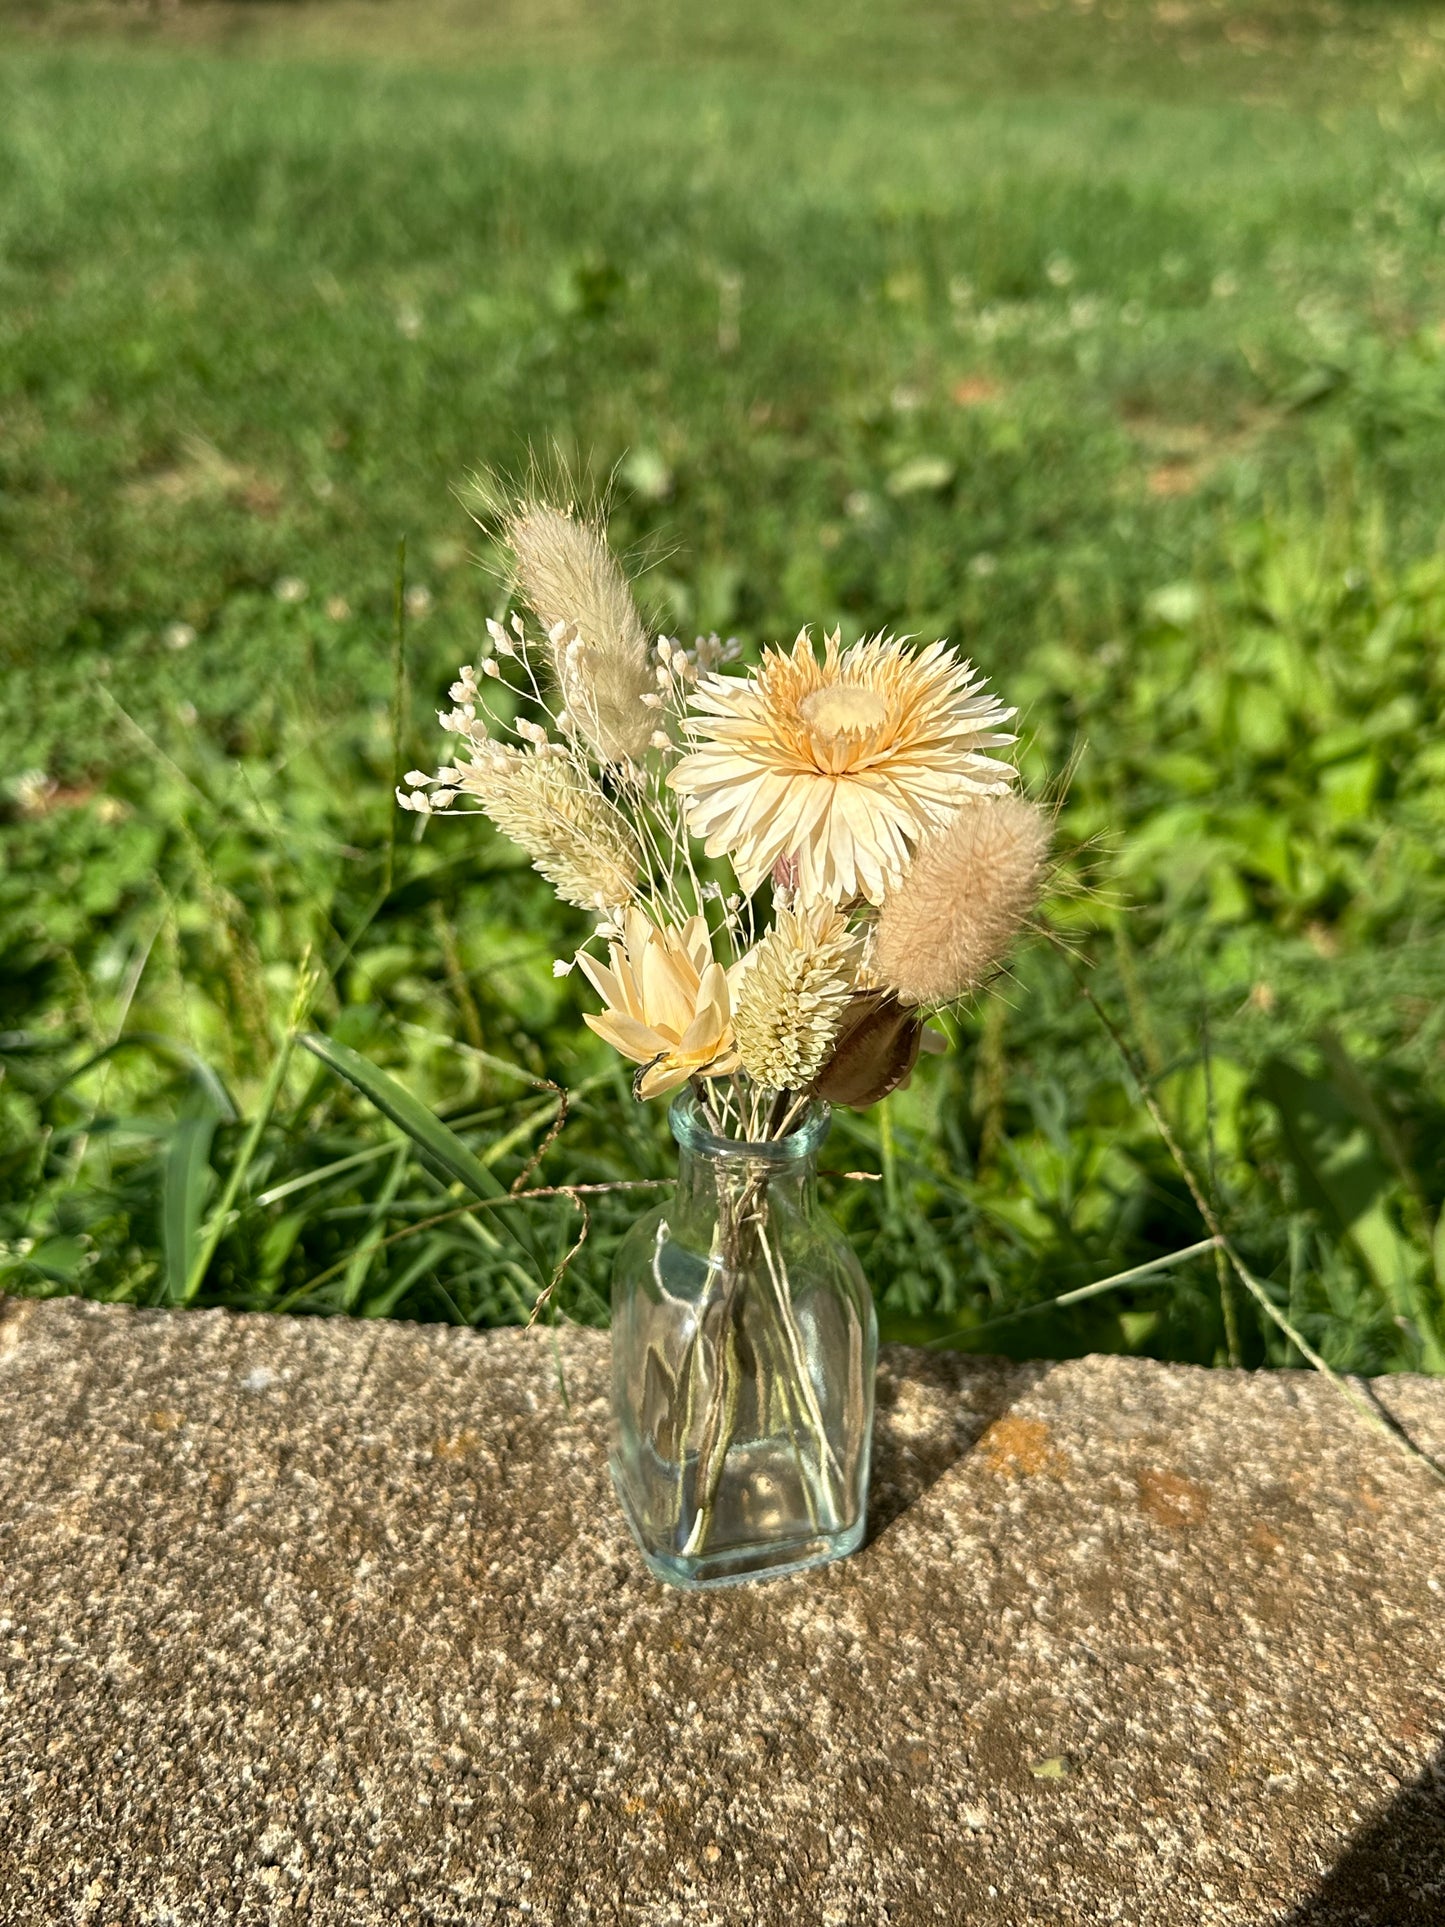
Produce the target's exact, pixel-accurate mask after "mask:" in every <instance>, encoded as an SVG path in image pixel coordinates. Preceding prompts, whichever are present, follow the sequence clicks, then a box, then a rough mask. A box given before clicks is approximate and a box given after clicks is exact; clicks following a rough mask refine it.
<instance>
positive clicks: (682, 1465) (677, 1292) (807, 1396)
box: [612, 1091, 878, 1587]
mask: <svg viewBox="0 0 1445 1927" xmlns="http://www.w3.org/2000/svg"><path fill="white" fill-rule="evenodd" d="M671 1123H672V1133H673V1136H674V1137H675V1138H676V1139H677V1143H678V1147H679V1159H678V1175H677V1189H676V1192H675V1193H674V1195H673V1197H672V1199H671V1201H670V1202H669V1203H667V1204H664V1205H662V1206H661V1207H659V1208H658V1209H657V1210H655V1211H651V1212H649V1213H648V1215H647V1216H646V1217H645V1218H642V1219H640V1220H639V1222H638V1223H637V1224H635V1225H634V1226H633V1227H632V1230H631V1231H630V1232H629V1233H628V1235H627V1237H626V1238H625V1239H624V1240H623V1243H622V1245H621V1247H620V1248H619V1250H618V1253H617V1259H616V1263H615V1265H614V1268H613V1278H612V1476H613V1481H614V1483H615V1485H616V1487H617V1494H618V1497H619V1499H620V1500H621V1502H622V1509H623V1511H624V1513H625V1514H626V1516H627V1522H628V1524H629V1525H630V1526H631V1528H632V1532H633V1536H634V1537H635V1538H636V1540H637V1543H638V1545H639V1546H640V1547H641V1549H642V1555H643V1557H644V1559H645V1560H646V1561H647V1564H648V1566H649V1567H650V1569H651V1570H652V1571H653V1572H654V1573H655V1574H656V1575H657V1577H658V1578H659V1579H663V1580H666V1581H667V1582H668V1583H669V1584H671V1585H674V1586H685V1587H700V1586H725V1585H735V1584H738V1583H740V1582H742V1581H744V1580H750V1579H761V1578H768V1577H773V1576H776V1575H778V1574H781V1573H785V1572H798V1571H801V1570H802V1569H803V1568H804V1567H805V1566H816V1565H821V1564H823V1563H824V1561H826V1560H829V1559H839V1558H842V1557H843V1556H844V1555H845V1554H847V1553H850V1552H852V1551H854V1550H855V1549H856V1548H857V1547H858V1545H859V1544H860V1543H861V1542H862V1538H863V1532H864V1527H865V1523H866V1511H867V1501H868V1461H869V1450H870V1447H871V1443H872V1435H873V1379H874V1368H875V1364H876V1359H877V1350H878V1326H877V1320H876V1318H875V1315H874V1311H873V1298H872V1294H871V1293H870V1291H869V1289H868V1285H867V1281H866V1280H865V1279H864V1277H863V1273H862V1270H861V1269H860V1267H859V1264H858V1260H857V1259H856V1258H855V1257H854V1255H853V1250H852V1247H851V1246H850V1245H849V1243H848V1241H847V1239H846V1238H845V1237H844V1236H843V1234H842V1232H841V1231H840V1230H839V1229H838V1227H837V1226H836V1225H835V1224H834V1223H833V1221H832V1220H831V1219H830V1218H829V1217H828V1216H827V1214H826V1213H825V1212H824V1211H823V1210H822V1209H821V1208H820V1206H819V1204H818V1195H817V1193H818V1183H817V1179H818V1170H817V1159H818V1149H819V1146H820V1145H821V1144H822V1142H823V1139H824V1137H825V1136H826V1135H827V1131H828V1109H827V1107H826V1105H818V1106H815V1107H814V1108H813V1109H812V1110H811V1111H810V1112H809V1113H808V1114H807V1115H806V1116H805V1117H804V1118H803V1119H802V1121H801V1122H800V1123H799V1124H798V1126H797V1128H796V1129H795V1130H793V1131H791V1132H790V1133H789V1134H788V1135H787V1136H786V1137H783V1138H779V1139H777V1140H776V1141H774V1142H769V1143H740V1142H735V1141H734V1140H732V1139H729V1138H723V1137H717V1136H715V1135H713V1134H712V1132H711V1131H710V1130H709V1129H708V1127H707V1124H706V1121H705V1119H704V1117H703V1115H702V1112H701V1110H700V1108H699V1106H698V1103H697V1100H696V1098H695V1097H694V1096H693V1094H692V1092H691V1091H684V1092H683V1093H682V1094H681V1095H680V1096H679V1097H678V1098H677V1099H676V1100H675V1102H674V1103H673V1106H672V1112H671Z"/></svg>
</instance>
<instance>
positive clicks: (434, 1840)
mask: <svg viewBox="0 0 1445 1927" xmlns="http://www.w3.org/2000/svg"><path fill="white" fill-rule="evenodd" d="M605 1362H606V1350H605V1340H602V1339H599V1338H597V1337H594V1336H592V1335H589V1334H585V1333H563V1334H561V1335H560V1336H559V1337H558V1338H557V1339H555V1340H554V1338H553V1337H552V1335H551V1334H550V1333H544V1332H535V1333H531V1334H525V1333H520V1332H505V1333H497V1334H492V1335H486V1336H478V1335H473V1334H469V1333H459V1332H455V1331H450V1330H443V1329H440V1328H417V1327H411V1326H398V1325H387V1324H352V1323H345V1322H342V1321H339V1320H335V1321H320V1320H315V1321H301V1320H287V1319H268V1318H237V1317H232V1316H229V1315H227V1314H224V1313H219V1312H207V1313H137V1312H131V1311H124V1310H117V1309H107V1308H102V1307H98V1306H94V1305H85V1304H81V1303H76V1302H58V1303H51V1304H45V1305H22V1304H17V1303H14V1302H11V1303H9V1304H8V1305H5V1304H0V1921H3V1923H5V1927H12V1924H13V1927H54V1924H56V1923H69V1922H75V1923H80V1924H88V1927H132V1924H133V1923H135V1924H137V1927H138V1924H139V1923H155V1924H156V1927H192V1924H193V1923H196V1924H199V1923H219V1922H233V1921H234V1922H258V1923H259V1922H284V1921H298V1922H299V1921H302V1920H304V1921H306V1922H308V1923H312V1927H373V1924H375V1927H380V1923H387V1927H394V1924H397V1923H418V1924H420V1923H426V1927H452V1924H453V1923H455V1927H462V1923H465V1924H466V1927H479V1924H480V1923H490V1922H508V1923H511V1922H519V1921H529V1922H533V1923H543V1924H544V1927H552V1924H554V1923H555V1927H582V1924H583V1923H586V1927H605V1924H608V1923H628V1927H632V1924H634V1923H635V1924H636V1927H665V1924H666V1923H674V1922H675V1923H679V1924H680V1927H681V1924H682V1923H686V1924H687V1927H713V1924H714V1923H733V1922H738V1923H749V1924H751V1923H760V1924H761V1927H768V1923H773V1922H778V1923H793V1922H797V1923H804V1922H806V1923H809V1924H810V1927H814V1924H828V1927H834V1924H836V1927H855V1923H856V1927H872V1924H873V1923H876V1922H897V1923H914V1922H918V1923H923V1922H929V1923H932V1922H944V1923H950V1924H951V1923H961V1922H968V1923H970V1924H973V1923H1000V1924H1001V1927H1014V1924H1015V1923H1017V1927H1045V1924H1047V1927H1051V1924H1052V1923H1059V1924H1060V1927H1063V1924H1064V1923H1069V1924H1070V1927H1072V1924H1073V1923H1080V1922H1090V1923H1092V1922H1125V1923H1138V1924H1139V1927H1146V1924H1147V1927H1155V1924H1157V1927H1173V1924H1174V1923H1178V1927H1201V1924H1204V1927H1213V1924H1214V1923H1230V1927H1244V1924H1245V1923H1247V1924H1248V1927H1267V1924H1268V1927H1273V1924H1275V1923H1278V1924H1279V1927H1284V1924H1285V1923H1289V1927H1345V1923H1370V1924H1372V1927H1387V1924H1388V1927H1414V1924H1415V1923H1420V1924H1421V1927H1424V1923H1432V1924H1433V1927H1439V1923H1442V1922H1445V1796H1442V1792H1441V1791H1440V1789H1439V1788H1438V1787H1437V1782H1436V1779H1435V1777H1434V1769H1433V1765H1432V1762H1434V1760H1435V1759H1436V1758H1437V1756H1438V1754H1439V1748H1440V1744H1441V1738H1442V1735H1445V1675H1442V1664H1441V1658H1442V1652H1445V1592H1442V1586H1445V1548H1442V1533H1441V1527H1442V1522H1445V1498H1442V1492H1441V1488H1439V1487H1437V1486H1435V1485H1433V1484H1432V1482H1431V1481H1430V1479H1429V1478H1428V1477H1427V1476H1426V1475H1425V1473H1424V1472H1422V1471H1421V1470H1420V1469H1419V1468H1416V1467H1413V1466H1411V1465H1410V1464H1408V1463H1406V1462H1405V1461H1403V1460H1402V1459H1400V1458H1399V1457H1397V1456H1396V1455H1395V1454H1393V1453H1392V1452H1391V1451H1390V1449H1389V1448H1388V1447H1387V1446H1386V1445H1385V1444H1384V1443H1383V1442H1382V1441H1380V1440H1379V1439H1378V1438H1376V1437H1375V1436H1374V1435H1372V1434H1371V1433H1370V1432H1368V1431H1367V1430H1365V1429H1364V1428H1362V1427H1361V1425H1360V1424H1359V1422H1358V1420H1357V1419H1356V1418H1355V1417H1354V1416H1353V1415H1352V1414H1351V1413H1350V1412H1349V1411H1348V1410H1347V1409H1346V1408H1345V1407H1344V1406H1343V1405H1342V1404H1341V1402H1340V1401H1339V1399H1338V1396H1337V1395H1336V1394H1335V1393H1334V1392H1333V1391H1332V1390H1331V1388H1330V1387H1329V1386H1328V1385H1326V1384H1324V1383H1323V1382H1321V1381H1319V1380H1317V1379H1314V1378H1312V1377H1307V1376H1304V1375H1299V1374H1277V1375H1270V1376H1263V1375H1261V1376H1257V1377H1245V1376H1239V1375H1233V1374H1224V1373H1206V1372H1200V1371H1193V1370H1187V1369H1179V1368H1172V1367H1164V1366H1159V1365H1154V1364H1149V1363H1144V1362H1139V1361H1126V1360H1121V1359H1113V1358H1094V1359H1086V1360H1083V1361H1080V1362H1076V1363H1071V1364H1062V1365H1011V1364H1007V1363H999V1362H994V1361H987V1360H977V1359H962V1358H952V1357H949V1358H927V1357H924V1356H922V1355H920V1354H917V1353H909V1352H904V1351H895V1352H893V1353H891V1354H890V1355H888V1356H887V1358H886V1362H885V1365H884V1368H883V1371H882V1375H881V1384H880V1393H881V1407H882V1409H881V1414H880V1426H879V1449H878V1461H879V1464H878V1480H877V1488H876V1494H877V1504H876V1508H875V1512H876V1526H875V1533H874V1537H873V1539H872V1541H871V1543H870V1544H869V1545H868V1546H867V1547H866V1548H865V1549H864V1551H863V1552H861V1553H860V1554H859V1555H858V1556H857V1557H856V1558H854V1559H853V1560H851V1561H849V1562H847V1563H846V1564H844V1565H841V1566H837V1567H833V1568H829V1569H827V1570H825V1571H823V1572H821V1573H818V1574H813V1575H804V1576H802V1577H800V1578H797V1579H789V1580H781V1581H777V1582H775V1583H774V1584H772V1585H770V1586H766V1587H758V1588H751V1589H746V1590H740V1591H734V1592H728V1593H719V1594H711V1595H703V1596H698V1595H681V1594H677V1593H672V1592H667V1591H664V1590H662V1589H660V1588H659V1587H658V1586H656V1585H655V1584H653V1583H652V1582H651V1581H650V1580H649V1579H648V1578H647V1577H646V1575H645V1574H644V1572H643V1570H642V1568H641V1566H640V1564H639V1562H638V1560H637V1558H636V1557H635V1556H634V1553H633V1551H632V1548H631V1545H630V1542H629V1541H628V1540H627V1538H626V1536H625V1534H624V1531H623V1529H622V1527H621V1525H620V1524H619V1521H618V1517H617V1514H616V1511H615V1509H614V1505H613V1501H612V1497H611V1493H610V1490H609V1488H608V1484H607V1477H606V1472H605V1466H604V1438H605V1421H606V1407H605V1394H604V1385H605ZM564 1386H565V1395H564V1391H563V1387H564ZM1379 1396H1380V1398H1381V1399H1382V1400H1383V1401H1384V1402H1385V1403H1386V1404H1387V1405H1388V1406H1389V1408H1390V1409H1391V1410H1392V1411H1393V1412H1394V1413H1395V1414H1396V1415H1397V1416H1398V1417H1399V1419H1400V1420H1401V1421H1402V1422H1403V1423H1405V1424H1406V1425H1408V1426H1409V1427H1410V1428H1411V1430H1412V1432H1413V1433H1414V1434H1415V1435H1416V1436H1417V1438H1418V1439H1419V1440H1420V1441H1421V1442H1422V1443H1424V1444H1426V1445H1427V1446H1429V1447H1430V1448H1431V1449H1432V1450H1436V1451H1438V1450H1439V1449H1440V1448H1441V1447H1442V1446H1445V1385H1440V1384H1431V1383H1427V1382H1425V1381H1420V1380H1407V1379H1396V1380H1392V1381H1388V1382H1384V1383H1382V1384H1381V1385H1380V1387H1379Z"/></svg>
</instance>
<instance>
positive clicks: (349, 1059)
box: [301, 1031, 548, 1279]
mask: <svg viewBox="0 0 1445 1927" xmlns="http://www.w3.org/2000/svg"><path fill="white" fill-rule="evenodd" d="M301 1042H302V1043H303V1044H304V1045H305V1046H306V1048H307V1050H309V1051H310V1052H311V1053H312V1054H313V1055H314V1056H316V1057H319V1058H320V1059H321V1061H322V1063H323V1064H326V1065H328V1066H329V1067H330V1068H331V1069H332V1070H334V1071H336V1072H338V1073H339V1075H340V1076H342V1077H344V1078H346V1079H347V1081H348V1082H349V1083H351V1084H354V1085H355V1086H356V1088H357V1090H359V1091H360V1092H361V1094H362V1096H363V1097H365V1098H367V1099H368V1100H369V1101H370V1102H371V1103H372V1104H374V1105H375V1106H376V1108H377V1110H379V1111H380V1112H381V1114H382V1116H383V1117H389V1118H390V1119H391V1121H392V1123H393V1124H395V1125H396V1126H398V1128H399V1129H401V1130H403V1131H405V1132H406V1134H407V1136H408V1137H409V1138H410V1139H411V1141H412V1143H413V1144H415V1145H416V1147H417V1149H418V1150H420V1151H422V1152H423V1153H425V1155H426V1156H427V1157H428V1158H430V1159H431V1161H432V1163H433V1164H436V1165H439V1166H440V1167H441V1169H442V1170H443V1171H444V1172H445V1173H446V1175H447V1176H448V1177H449V1178H451V1179H452V1180H453V1181H454V1182H455V1183H457V1184H461V1185H464V1186H465V1187H466V1189H467V1190H468V1191H470V1192H471V1193H472V1195H473V1196H474V1197H478V1198H503V1197H505V1196H506V1195H507V1193H506V1187H505V1186H504V1185H503V1184H502V1183H501V1181H500V1180H499V1179H498V1178H496V1177H494V1176H493V1174H492V1173H491V1172H490V1171H489V1170H488V1169H487V1167H486V1165H484V1164H483V1163H482V1161H481V1160H480V1158H478V1157H476V1156H474V1155H473V1153H472V1152H471V1151H469V1150H468V1149H467V1147H466V1145H465V1144H463V1143H462V1140H461V1139H460V1138H459V1137H458V1136H457V1134H456V1133H455V1131H451V1130H448V1128H447V1126H446V1125H445V1124H443V1123H442V1121H441V1119H440V1118H439V1117H436V1116H434V1115H433V1113H432V1112H431V1111H429V1110H428V1109H427V1108H426V1106H425V1105H424V1104H422V1103H421V1102H420V1101H419V1100H418V1099H417V1098H415V1097H413V1096H412V1094H411V1092H410V1091H409V1090H407V1089H406V1088H405V1086H404V1085H401V1084H398V1083H397V1081H396V1079H395V1078H394V1077H390V1076H388V1074H387V1073H386V1072H385V1071H383V1070H379V1069H378V1068H377V1066H376V1065H375V1064H373V1063H371V1062H370V1061H369V1060H368V1059H367V1058H365V1057H363V1056H361V1054H360V1053H359V1052H357V1051H354V1050H352V1049H351V1047H350V1046H349V1045H348V1044H342V1043H338V1042H337V1040H336V1039H335V1038H334V1037H322V1036H319V1035H318V1034H317V1033H315V1032H314V1031H307V1032H304V1033H303V1034H302V1037H301ZM504 1216H505V1214H504ZM503 1228H504V1230H505V1232H506V1235H507V1236H508V1237H510V1238H511V1239H512V1241H513V1242H514V1243H515V1244H517V1245H518V1246H520V1248H521V1249H522V1250H523V1251H524V1252H525V1253H526V1255H527V1258H528V1260H529V1261H530V1262H531V1264H532V1265H533V1266H535V1267H536V1269H537V1271H538V1273H539V1276H541V1277H542V1278H543V1279H545V1277H546V1276H547V1275H548V1273H547V1270H546V1268H545V1267H544V1266H543V1263H542V1260H541V1258H540V1256H539V1255H538V1252H537V1248H536V1245H535V1242H534V1240H533V1239H532V1237H531V1235H530V1234H529V1233H528V1232H527V1231H525V1230H524V1229H521V1228H517V1229H514V1228H513V1227H512V1226H511V1225H510V1224H507V1225H505V1226H504V1227H503Z"/></svg>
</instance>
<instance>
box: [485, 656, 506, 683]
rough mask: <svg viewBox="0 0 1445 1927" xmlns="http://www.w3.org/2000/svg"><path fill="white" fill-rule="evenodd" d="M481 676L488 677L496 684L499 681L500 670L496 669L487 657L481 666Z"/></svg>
mask: <svg viewBox="0 0 1445 1927" xmlns="http://www.w3.org/2000/svg"><path fill="white" fill-rule="evenodd" d="M482 674H483V675H484V676H490V677H491V678H492V680H493V681H494V682H496V681H499V680H500V678H501V674H502V672H501V670H500V669H498V667H497V665H496V664H495V663H494V662H493V661H492V660H491V658H490V657H488V658H487V660H486V661H485V662H484V663H483V664H482Z"/></svg>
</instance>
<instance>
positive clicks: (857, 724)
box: [798, 682, 888, 743]
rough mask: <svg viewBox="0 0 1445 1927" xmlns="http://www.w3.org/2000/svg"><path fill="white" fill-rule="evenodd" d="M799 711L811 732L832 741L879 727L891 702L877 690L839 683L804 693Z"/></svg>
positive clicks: (825, 740) (858, 734)
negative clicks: (887, 701)
mask: <svg viewBox="0 0 1445 1927" xmlns="http://www.w3.org/2000/svg"><path fill="white" fill-rule="evenodd" d="M798 714H799V715H800V716H801V717H802V719H803V721H804V722H805V723H806V724H807V726H808V731H809V734H810V735H812V736H814V737H817V738H819V739H821V740H822V741H823V742H827V743H831V742H836V740H837V739H838V737H840V736H863V735H866V734H867V732H868V731H869V730H870V729H877V728H878V726H879V725H880V723H886V722H887V720H888V705H887V703H886V702H884V700H883V698H882V697H881V696H880V695H879V694H878V693H877V692H876V690H872V689H863V688H860V687H859V685H858V684H857V683H846V682H835V683H829V684H828V685H827V686H826V688H823V689H814V690H813V691H811V692H810V694H808V695H806V696H804V698H803V700H802V701H801V702H800V703H799V704H798Z"/></svg>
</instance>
